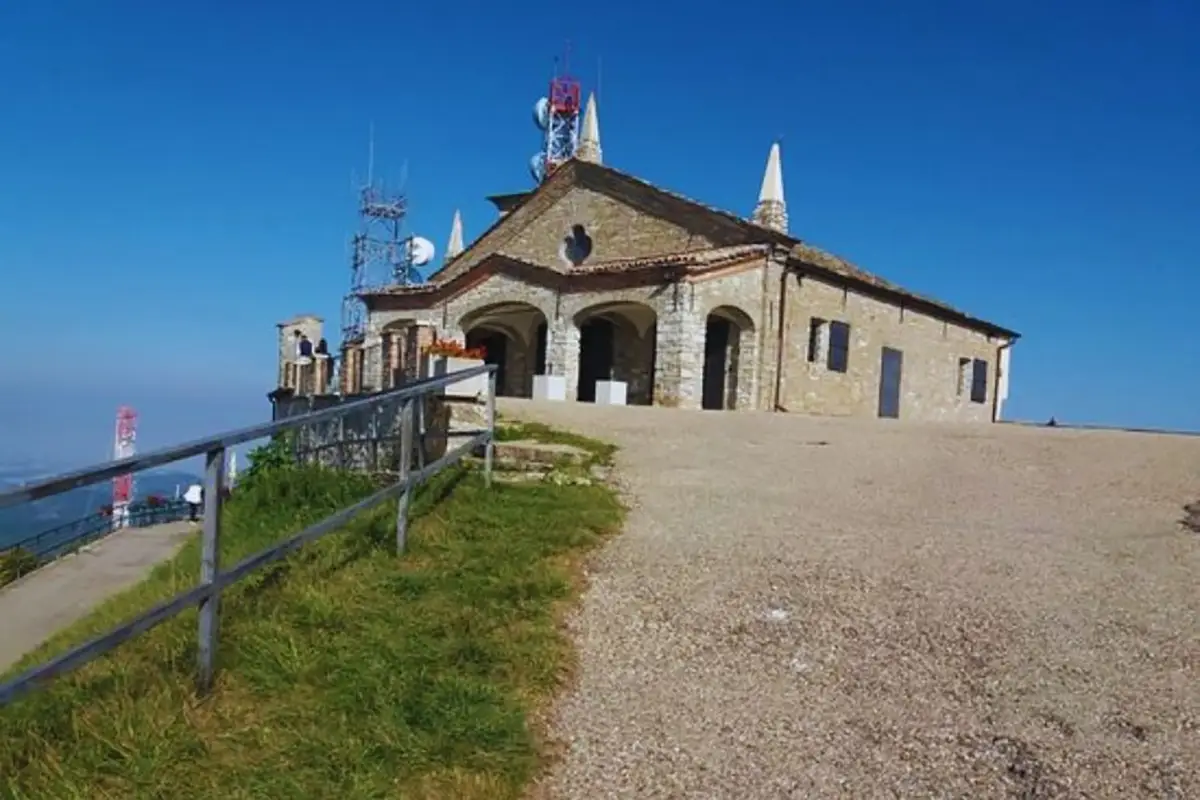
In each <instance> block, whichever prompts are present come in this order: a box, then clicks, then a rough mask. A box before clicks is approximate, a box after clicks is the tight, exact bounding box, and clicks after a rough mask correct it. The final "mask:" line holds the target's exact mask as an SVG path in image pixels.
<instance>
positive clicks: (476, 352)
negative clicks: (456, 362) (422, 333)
mask: <svg viewBox="0 0 1200 800" xmlns="http://www.w3.org/2000/svg"><path fill="white" fill-rule="evenodd" d="M424 352H425V353H427V354H428V355H431V356H444V357H446V358H473V359H479V360H481V361H482V360H483V359H484V358H487V350H485V349H484V348H482V347H467V346H465V345H464V344H463V343H462V342H457V341H455V340H454V339H439V340H438V341H436V342H434V343H432V344H427V345H425V350H424Z"/></svg>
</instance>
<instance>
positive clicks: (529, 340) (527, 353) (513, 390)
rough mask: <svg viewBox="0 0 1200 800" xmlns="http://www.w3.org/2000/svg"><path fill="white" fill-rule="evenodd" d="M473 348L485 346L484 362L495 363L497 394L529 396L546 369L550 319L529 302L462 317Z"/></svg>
mask: <svg viewBox="0 0 1200 800" xmlns="http://www.w3.org/2000/svg"><path fill="white" fill-rule="evenodd" d="M459 327H460V329H461V330H462V331H463V333H464V335H465V341H464V344H465V345H466V346H467V347H469V348H475V347H481V348H483V350H484V353H485V355H484V361H486V362H487V363H488V364H495V365H496V367H497V369H496V393H497V394H499V395H502V396H504V397H529V396H531V395H532V393H533V376H534V375H538V374H541V373H543V372H545V370H546V333H547V325H546V316H545V315H544V314H543V313H542V312H541V310H540V309H538V308H537V307H536V306H533V305H530V304H528V303H516V302H514V303H496V304H493V305H490V306H486V307H484V308H479V309H476V310H474V311H472V312H470V313H469V314H467V315H466V316H464V317H463V318H462V320H461V321H460V323H459Z"/></svg>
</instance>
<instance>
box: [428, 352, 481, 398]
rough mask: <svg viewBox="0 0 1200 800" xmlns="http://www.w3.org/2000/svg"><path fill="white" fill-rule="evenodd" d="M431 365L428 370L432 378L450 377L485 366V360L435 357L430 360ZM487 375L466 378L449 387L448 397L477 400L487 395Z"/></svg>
mask: <svg viewBox="0 0 1200 800" xmlns="http://www.w3.org/2000/svg"><path fill="white" fill-rule="evenodd" d="M430 362H431V363H430V364H429V366H428V367H427V368H426V370H427V371H428V372H429V373H430V375H429V376H430V377H437V376H441V375H450V374H452V373H455V372H460V371H462V370H464V369H470V368H471V367H481V366H483V359H478V358H448V357H447V356H434V357H432V358H431V359H430ZM487 381H488V376H487V373H484V374H482V375H476V376H475V377H473V378H466V379H465V380H461V381H458V382H457V383H452V384H450V385H448V386H447V387H446V389H445V393H446V396H447V397H469V398H472V399H474V398H476V397H478V396H479V395H487Z"/></svg>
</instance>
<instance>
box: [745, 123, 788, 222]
mask: <svg viewBox="0 0 1200 800" xmlns="http://www.w3.org/2000/svg"><path fill="white" fill-rule="evenodd" d="M751 219H753V220H754V221H755V222H757V223H758V224H759V225H762V226H763V227H764V228H771V229H772V230H776V231H779V232H780V233H787V230H788V218H787V201H785V200H784V199H783V166H782V165H781V163H780V159H779V142H775V143H774V144H773V145H771V153H770V155H768V156H767V170H766V172H764V173H763V179H762V188H761V189H759V190H758V205H757V206H755V207H754V216H753V217H751Z"/></svg>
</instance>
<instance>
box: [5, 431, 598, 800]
mask: <svg viewBox="0 0 1200 800" xmlns="http://www.w3.org/2000/svg"><path fill="white" fill-rule="evenodd" d="M547 430H548V429H547ZM556 435H557V434H556ZM572 438H573V439H576V438H577V437H572ZM587 441H589V445H588V448H589V451H592V452H606V453H608V455H611V450H610V449H608V448H606V447H605V446H602V445H599V444H598V443H594V442H590V440H587ZM593 448H595V449H594V450H593ZM371 489H372V484H371V481H370V480H369V479H367V478H365V477H363V476H358V475H347V474H338V473H332V472H328V471H322V470H319V469H295V468H292V469H273V470H268V471H264V472H262V473H260V474H258V475H256V476H254V480H253V481H251V482H248V485H243V486H241V487H240V488H239V491H238V493H237V494H236V495H235V496H234V498H233V499H232V500H231V501H230V503H229V504H228V505H227V516H226V517H225V519H224V523H225V528H224V540H223V542H222V551H223V553H222V557H223V559H224V563H227V564H228V563H232V562H233V561H234V560H235V559H237V558H240V557H242V556H244V555H247V554H249V553H252V552H254V551H256V550H259V549H261V548H262V547H264V546H266V545H268V544H269V543H270V542H272V541H275V540H277V539H279V538H280V537H282V536H283V535H286V534H289V533H291V532H293V531H295V530H297V529H299V528H300V527H302V526H304V525H305V524H308V523H311V522H314V521H316V520H318V519H320V518H322V517H324V516H326V515H327V514H329V513H330V512H332V511H334V510H336V509H338V508H340V507H342V506H344V505H346V504H347V503H349V502H352V501H353V500H355V499H357V498H359V497H362V496H365V494H367V493H368V492H369V491H370V490H371ZM621 514H622V511H621V507H620V505H619V503H618V501H617V500H616V498H615V497H614V495H613V494H612V492H611V491H610V490H609V489H607V488H606V487H602V486H557V485H554V484H549V483H538V484H532V485H529V486H505V485H500V484H497V485H495V486H494V487H493V488H492V489H490V490H488V489H485V488H484V487H483V485H482V482H481V480H480V478H479V476H478V475H477V474H475V473H471V472H467V471H466V470H464V469H453V470H448V471H447V472H445V473H443V474H442V475H439V476H438V477H437V478H435V479H434V480H433V481H432V482H431V483H430V484H428V485H426V486H425V487H423V488H422V490H421V491H420V492H419V493H418V495H417V497H416V500H415V503H414V508H413V510H412V517H411V518H412V520H413V522H412V525H411V527H410V532H409V540H408V541H409V550H408V553H407V554H406V555H405V556H404V557H403V558H402V559H397V557H396V556H395V555H394V554H393V553H392V551H391V548H392V546H393V538H394V519H395V506H394V504H387V505H385V506H384V507H383V508H381V509H379V510H377V511H376V512H371V513H368V514H364V515H362V516H361V517H360V518H359V519H357V520H356V521H355V522H354V523H352V524H351V525H350V526H348V528H347V529H346V530H345V531H342V532H339V533H336V534H332V535H330V536H328V537H326V538H325V539H323V540H321V541H319V542H317V543H315V544H313V545H310V546H309V547H307V548H304V549H303V550H301V551H299V552H298V553H296V554H294V555H293V556H292V557H291V558H289V559H287V560H286V561H284V562H282V563H280V564H277V565H275V566H274V567H271V568H268V569H266V570H264V571H262V572H260V573H257V574H256V575H254V576H252V577H251V578H250V579H249V580H247V581H245V582H244V583H242V584H239V585H237V586H236V587H234V588H233V589H232V590H230V591H228V592H227V593H226V594H225V599H224V605H223V608H222V627H221V643H220V650H219V671H218V682H217V687H216V690H215V692H214V694H213V695H212V696H211V697H210V698H208V699H206V700H198V699H197V698H196V697H195V695H194V693H193V688H192V687H193V683H192V682H193V669H194V663H195V652H196V643H195V639H196V629H195V625H196V615H195V613H194V612H192V613H188V614H184V615H183V616H181V617H179V618H176V619H174V620H172V621H169V622H167V623H166V624H164V625H162V626H160V627H159V628H156V629H155V630H153V631H151V632H150V633H148V634H146V635H144V636H142V637H141V638H139V639H136V640H134V641H132V642H129V643H127V644H126V645H124V646H123V647H121V648H119V649H118V650H117V651H115V652H114V653H111V654H109V655H108V656H107V657H105V658H102V659H100V660H99V661H97V662H94V663H92V664H89V665H88V666H86V667H84V668H83V669H81V670H79V671H77V672H75V673H73V674H71V675H69V676H67V677H65V678H62V679H60V680H58V681H56V682H55V683H53V684H52V685H51V686H49V687H48V688H46V689H45V690H43V691H41V692H38V693H35V694H33V695H30V696H28V697H26V698H23V699H22V700H20V701H18V702H17V703H16V704H14V705H12V706H10V707H8V708H5V709H0V797H12V798H50V797H53V798H76V797H79V798H82V797H89V798H90V797H113V798H118V797H120V798H129V797H179V798H184V797H187V798H194V797H220V798H252V797H253V798H259V797H339V798H358V797H364V798H366V797H431V798H432V797H465V798H472V797H478V798H489V800H491V799H492V798H506V797H518V796H520V794H521V792H522V790H523V788H524V786H525V785H526V783H527V782H528V781H529V780H530V779H531V778H532V777H533V776H534V775H535V774H536V772H537V771H538V769H539V767H540V766H541V765H542V763H543V758H542V755H543V753H542V743H541V742H540V740H539V736H538V732H537V730H536V726H535V725H534V724H532V723H531V719H532V718H533V715H534V714H535V713H536V712H537V711H538V709H539V707H541V706H542V704H543V703H544V702H545V701H546V700H547V699H548V697H549V696H550V695H551V694H552V693H553V692H554V690H555V689H556V688H557V687H558V686H559V685H560V684H561V682H562V680H563V679H564V677H565V675H566V674H567V673H568V672H569V669H570V667H571V660H572V659H571V648H570V643H569V641H568V640H567V639H566V637H565V636H564V634H563V633H562V631H561V629H560V617H561V612H562V610H563V608H564V605H565V604H566V603H567V602H569V601H570V600H571V598H572V596H573V595H574V593H575V590H576V589H577V588H578V586H579V580H578V571H577V566H578V564H579V561H580V558H581V556H582V555H583V554H584V553H585V552H586V551H587V550H588V549H590V548H592V547H594V546H595V545H597V544H598V543H600V542H601V541H603V539H604V537H605V536H606V535H608V534H609V533H611V532H613V531H615V530H616V529H617V528H618V526H619V523H620V520H621ZM198 564H199V553H198V542H195V541H193V542H191V543H190V544H189V545H188V546H187V547H186V548H185V549H184V550H183V551H182V552H181V553H180V554H179V556H178V557H177V558H175V559H174V560H173V561H171V562H168V563H166V564H164V565H162V566H160V567H158V568H157V569H155V570H154V572H153V573H152V574H151V576H150V577H149V579H148V580H147V581H146V582H144V583H143V584H141V585H139V586H138V587H136V588H134V589H133V590H131V591H130V592H128V593H126V594H124V595H122V596H119V597H117V598H114V599H113V600H111V601H109V602H108V603H106V604H105V605H103V606H102V607H101V608H100V609H98V610H97V611H96V612H95V613H94V614H93V615H92V616H90V617H89V618H88V619H86V620H84V621H82V622H81V623H80V624H79V625H77V626H74V627H73V628H71V629H69V630H68V631H65V632H64V633H62V634H61V635H59V636H57V637H55V639H54V640H52V641H51V642H49V643H48V644H47V645H46V646H45V647H43V648H42V649H41V650H39V651H38V652H37V653H35V654H33V655H31V657H30V658H29V659H26V661H25V662H24V664H23V665H22V666H28V665H29V664H30V663H33V661H35V660H38V661H40V660H42V659H44V658H46V657H47V656H49V655H52V654H53V653H57V652H61V651H62V650H63V649H65V648H66V647H68V646H70V645H72V644H75V643H77V642H79V641H81V640H83V639H85V638H86V637H88V636H89V635H92V634H94V633H96V632H99V631H101V630H104V629H106V628H108V627H109V626H111V625H112V624H113V623H115V622H117V621H119V620H122V619H125V618H127V617H129V616H131V615H132V614H134V613H136V612H137V611H140V610H142V609H144V608H146V607H147V606H149V605H150V604H151V603H153V602H155V601H157V600H161V599H163V598H165V597H168V596H170V595H171V594H173V593H174V592H176V591H179V590H182V589H184V588H186V587H188V586H191V585H192V584H193V583H194V582H195V580H196V576H197V575H198Z"/></svg>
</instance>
